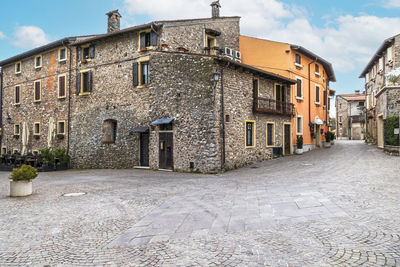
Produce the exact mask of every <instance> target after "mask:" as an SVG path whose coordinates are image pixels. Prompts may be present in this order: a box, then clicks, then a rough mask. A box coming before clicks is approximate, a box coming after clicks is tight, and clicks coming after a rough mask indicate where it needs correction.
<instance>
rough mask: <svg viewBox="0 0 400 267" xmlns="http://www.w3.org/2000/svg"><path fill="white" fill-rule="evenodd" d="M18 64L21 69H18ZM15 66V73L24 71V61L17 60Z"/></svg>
mask: <svg viewBox="0 0 400 267" xmlns="http://www.w3.org/2000/svg"><path fill="white" fill-rule="evenodd" d="M18 64H19V71H17V65H18ZM14 68H15V69H14V70H15V74H20V73H21V72H22V62H21V61H18V62H16V63H15V66H14Z"/></svg>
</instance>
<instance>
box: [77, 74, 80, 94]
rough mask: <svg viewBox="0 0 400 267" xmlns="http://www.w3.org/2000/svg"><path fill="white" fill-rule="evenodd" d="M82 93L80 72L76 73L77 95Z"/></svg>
mask: <svg viewBox="0 0 400 267" xmlns="http://www.w3.org/2000/svg"><path fill="white" fill-rule="evenodd" d="M80 92H81V74H80V72H77V73H76V95H79V93H80Z"/></svg>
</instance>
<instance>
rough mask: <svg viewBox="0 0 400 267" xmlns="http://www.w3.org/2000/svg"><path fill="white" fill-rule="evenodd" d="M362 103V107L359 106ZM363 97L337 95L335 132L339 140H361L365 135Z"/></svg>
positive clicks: (360, 95)
mask: <svg viewBox="0 0 400 267" xmlns="http://www.w3.org/2000/svg"><path fill="white" fill-rule="evenodd" d="M360 103H362V105H361V104H360ZM364 108H365V95H364V93H363V94H360V93H359V91H357V92H356V94H347V95H338V96H337V97H336V117H337V122H336V123H337V132H336V135H337V137H338V138H339V139H352V140H363V139H364V134H365V115H366V114H365V111H364V110H365V109H364Z"/></svg>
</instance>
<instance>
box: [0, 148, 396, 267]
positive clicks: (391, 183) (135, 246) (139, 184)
mask: <svg viewBox="0 0 400 267" xmlns="http://www.w3.org/2000/svg"><path fill="white" fill-rule="evenodd" d="M398 166H399V158H397V157H390V156H387V155H385V154H382V153H381V151H379V150H378V149H376V148H374V147H372V146H367V145H365V144H363V143H362V142H353V141H340V142H336V144H335V145H334V146H333V147H332V148H331V149H319V150H316V151H312V152H309V153H305V154H304V155H302V156H291V157H285V158H280V159H275V160H271V161H266V162H261V163H257V164H255V167H256V168H243V169H239V170H236V171H232V172H228V173H225V174H223V175H197V174H180V173H165V172H152V171H143V170H74V171H66V172H56V173H41V174H40V176H39V177H38V178H37V179H36V180H35V181H34V194H33V195H32V196H30V197H27V198H18V199H14V198H9V197H8V191H9V185H8V179H7V176H8V174H7V173H0V226H1V227H0V266H30V265H31V266H44V265H49V266H332V265H333V266H358V265H360V266H400V217H399V216H397V214H399V213H400V197H399V196H400V179H399V171H400V169H399V167H398ZM74 192H85V193H86V194H85V195H83V196H77V197H63V194H65V193H74Z"/></svg>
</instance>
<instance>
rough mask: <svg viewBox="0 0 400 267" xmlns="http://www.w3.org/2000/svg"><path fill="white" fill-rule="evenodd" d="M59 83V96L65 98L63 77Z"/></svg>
mask: <svg viewBox="0 0 400 267" xmlns="http://www.w3.org/2000/svg"><path fill="white" fill-rule="evenodd" d="M59 82H60V85H59V86H60V87H59V88H60V90H59V96H60V97H63V96H65V76H61V77H60V79H59Z"/></svg>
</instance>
